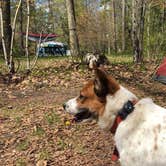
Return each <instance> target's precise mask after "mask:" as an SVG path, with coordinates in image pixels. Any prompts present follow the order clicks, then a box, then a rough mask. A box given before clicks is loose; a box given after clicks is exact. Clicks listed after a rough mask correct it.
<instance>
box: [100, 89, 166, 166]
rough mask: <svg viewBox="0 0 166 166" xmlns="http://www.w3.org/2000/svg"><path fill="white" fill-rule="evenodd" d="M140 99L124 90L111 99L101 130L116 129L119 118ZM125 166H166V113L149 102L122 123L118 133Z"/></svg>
mask: <svg viewBox="0 0 166 166" xmlns="http://www.w3.org/2000/svg"><path fill="white" fill-rule="evenodd" d="M134 98H136V97H135V95H133V94H132V93H131V92H129V91H128V90H127V89H125V88H123V87H121V88H120V90H119V91H117V92H116V94H115V95H114V96H107V104H106V107H105V112H104V114H103V116H102V117H100V118H99V125H100V127H102V128H104V129H107V128H109V127H110V126H112V124H113V121H114V120H115V116H116V114H117V112H118V110H120V109H121V108H122V106H123V104H124V103H125V102H126V101H127V100H132V99H134ZM115 143H116V147H117V149H118V151H119V154H120V163H121V166H166V109H165V108H162V107H160V106H158V105H156V104H155V103H153V101H152V100H151V99H149V98H145V99H141V100H140V101H139V102H138V103H137V104H136V105H135V109H134V112H132V113H131V114H130V115H128V117H127V118H126V119H125V120H124V121H122V122H121V123H120V124H119V126H118V128H117V131H116V133H115Z"/></svg>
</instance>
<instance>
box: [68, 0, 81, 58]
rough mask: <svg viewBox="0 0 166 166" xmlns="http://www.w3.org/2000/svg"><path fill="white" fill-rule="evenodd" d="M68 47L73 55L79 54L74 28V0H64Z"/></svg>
mask: <svg viewBox="0 0 166 166" xmlns="http://www.w3.org/2000/svg"><path fill="white" fill-rule="evenodd" d="M66 7H67V16H68V28H69V40H70V49H71V54H72V55H73V56H78V55H79V44H78V36H77V30H76V17H75V9H74V0H66Z"/></svg>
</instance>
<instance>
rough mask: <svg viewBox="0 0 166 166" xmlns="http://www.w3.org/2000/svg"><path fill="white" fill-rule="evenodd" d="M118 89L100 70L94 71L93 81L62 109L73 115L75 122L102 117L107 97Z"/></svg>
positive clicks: (108, 76)
mask: <svg viewBox="0 0 166 166" xmlns="http://www.w3.org/2000/svg"><path fill="white" fill-rule="evenodd" d="M119 89H120V86H119V84H118V83H117V82H116V81H115V80H114V79H113V78H112V77H111V76H110V75H108V74H106V73H105V72H104V71H103V70H101V69H96V70H95V79H94V80H90V81H89V82H88V83H87V84H86V85H85V86H84V87H83V88H82V90H81V91H80V94H79V96H77V97H76V98H73V99H70V100H69V101H67V102H66V103H65V104H64V109H65V110H66V111H67V112H69V113H71V114H73V115H74V117H75V120H76V121H82V120H84V119H89V118H96V119H98V117H100V116H102V115H103V113H104V111H105V107H106V103H107V96H108V95H111V96H113V95H114V94H115V93H116V92H117V91H118V90H119Z"/></svg>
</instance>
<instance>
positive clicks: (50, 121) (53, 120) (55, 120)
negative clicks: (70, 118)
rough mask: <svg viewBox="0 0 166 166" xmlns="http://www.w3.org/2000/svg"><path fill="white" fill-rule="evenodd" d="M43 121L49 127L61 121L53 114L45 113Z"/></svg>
mask: <svg viewBox="0 0 166 166" xmlns="http://www.w3.org/2000/svg"><path fill="white" fill-rule="evenodd" d="M44 119H45V121H46V122H47V123H48V124H49V125H53V124H57V123H59V122H60V121H61V119H60V117H59V116H58V115H57V114H56V113H55V112H51V113H47V114H46V115H45V117H44Z"/></svg>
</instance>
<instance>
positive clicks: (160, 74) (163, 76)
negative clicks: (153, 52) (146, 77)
mask: <svg viewBox="0 0 166 166" xmlns="http://www.w3.org/2000/svg"><path fill="white" fill-rule="evenodd" d="M153 79H154V80H155V81H159V82H161V83H163V84H166V58H165V59H164V60H163V62H162V63H161V64H160V66H159V67H158V69H157V71H156V73H155V75H154V77H153Z"/></svg>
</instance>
